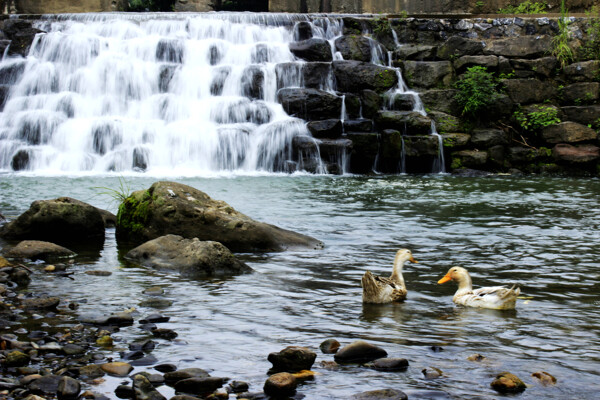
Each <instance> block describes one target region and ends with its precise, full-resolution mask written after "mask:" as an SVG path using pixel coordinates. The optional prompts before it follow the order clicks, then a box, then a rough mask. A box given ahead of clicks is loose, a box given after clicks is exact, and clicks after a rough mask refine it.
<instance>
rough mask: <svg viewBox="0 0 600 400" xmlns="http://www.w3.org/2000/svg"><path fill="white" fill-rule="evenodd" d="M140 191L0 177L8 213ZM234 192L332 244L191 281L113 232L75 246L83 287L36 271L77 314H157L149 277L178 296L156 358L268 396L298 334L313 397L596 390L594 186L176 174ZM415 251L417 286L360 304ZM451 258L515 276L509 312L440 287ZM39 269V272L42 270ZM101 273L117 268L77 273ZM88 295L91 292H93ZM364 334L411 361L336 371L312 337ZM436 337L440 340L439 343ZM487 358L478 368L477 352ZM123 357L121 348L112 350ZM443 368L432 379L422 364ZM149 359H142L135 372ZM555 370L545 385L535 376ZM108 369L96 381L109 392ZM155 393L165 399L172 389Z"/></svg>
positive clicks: (574, 395) (142, 180) (570, 394)
mask: <svg viewBox="0 0 600 400" xmlns="http://www.w3.org/2000/svg"><path fill="white" fill-rule="evenodd" d="M120 179H121V182H123V181H124V182H125V183H126V185H128V186H129V188H130V189H131V190H138V189H145V188H148V187H149V186H150V185H151V184H152V183H153V182H154V181H156V180H157V178H151V177H145V176H143V175H135V176H129V177H125V178H119V177H116V176H104V177H101V176H80V177H65V176H63V177H43V176H33V175H31V176H26V175H13V174H4V175H2V176H0V211H1V212H2V213H3V214H5V215H7V216H11V217H14V216H16V215H18V214H20V213H21V212H23V211H25V210H26V209H27V208H28V207H29V204H30V202H31V201H33V200H36V199H48V198H55V197H58V196H63V195H68V196H71V197H75V198H77V199H79V200H83V201H86V202H89V203H91V204H93V205H95V206H98V207H102V208H105V209H109V210H110V211H112V212H116V208H117V204H116V203H114V202H113V201H112V199H111V198H110V197H109V196H108V195H106V194H103V192H105V190H103V189H100V188H101V187H110V188H118V187H119V184H120ZM170 179H172V180H177V181H178V182H182V183H185V184H188V185H191V186H193V187H196V188H198V189H200V190H202V191H205V192H206V193H208V194H209V195H210V196H211V197H213V198H215V199H220V200H225V201H226V202H228V203H229V204H231V205H232V206H233V207H235V208H236V209H237V210H239V211H241V212H243V213H245V214H247V215H249V216H251V217H253V218H255V219H258V220H260V221H265V222H269V223H273V224H276V225H279V226H281V227H284V228H287V229H292V230H295V231H298V232H302V233H305V234H308V235H311V236H314V237H316V238H318V239H320V240H322V241H323V242H324V243H325V248H324V249H323V250H317V251H298V252H282V253H271V254H240V255H239V257H240V258H241V259H243V260H244V261H246V262H247V263H248V264H249V265H250V266H251V267H252V268H253V269H254V270H255V272H254V273H252V274H249V275H242V276H237V277H232V278H230V279H219V280H214V279H207V280H188V279H182V278H181V277H179V276H177V275H176V274H169V273H164V272H157V271H154V270H150V269H147V268H144V267H137V266H131V265H126V264H125V263H124V262H123V261H122V258H120V257H119V250H118V248H117V244H116V241H115V238H114V230H113V229H109V230H108V231H107V235H106V243H105V247H104V249H103V251H102V252H101V254H100V256H96V257H89V256H83V257H80V258H78V259H77V262H76V263H75V264H74V265H73V266H72V267H71V268H70V270H71V271H72V272H74V275H73V278H74V280H69V279H65V278H60V277H56V278H52V277H48V279H44V280H41V279H34V281H33V282H32V287H33V289H34V290H40V291H47V292H49V293H59V294H61V295H62V296H63V298H64V300H65V301H76V302H79V303H80V304H81V305H80V309H79V312H81V313H88V312H93V311H94V310H102V311H103V312H105V313H111V312H117V311H121V310H124V309H130V308H136V309H137V311H136V320H137V319H139V318H140V317H142V316H145V315H148V314H149V313H151V312H153V311H156V310H153V309H151V308H148V307H143V306H140V302H141V301H143V300H146V299H147V298H148V297H147V296H146V295H144V294H143V293H142V292H143V290H144V289H146V288H148V287H152V286H159V287H161V288H163V289H164V290H165V294H164V296H163V297H164V298H165V299H168V300H172V302H173V303H172V305H171V306H170V307H168V308H165V309H161V310H158V311H159V312H161V313H163V314H164V315H167V316H169V317H171V320H170V322H169V323H166V324H163V326H164V327H168V328H171V329H174V330H175V331H177V332H178V333H179V337H178V338H177V340H175V341H173V342H167V341H162V340H158V341H159V345H158V346H157V348H156V349H155V350H154V351H153V353H152V354H153V355H154V356H156V357H157V358H158V360H159V361H160V362H161V363H164V362H171V363H174V364H176V365H177V366H178V367H179V368H186V367H199V368H205V369H208V370H210V371H211V374H212V375H213V376H227V377H230V378H232V379H237V380H244V381H247V382H249V383H250V385H251V390H254V391H260V390H261V389H262V385H263V383H264V381H265V379H266V376H267V375H266V373H267V371H268V369H269V368H270V366H271V364H270V363H269V362H268V361H267V355H268V354H269V353H270V352H273V351H279V350H282V349H283V348H285V347H286V346H289V345H300V346H306V347H309V348H311V349H313V350H314V351H315V352H316V353H317V354H318V356H317V360H316V363H315V365H314V367H313V370H314V371H316V372H318V373H319V375H318V376H317V377H316V378H315V380H313V381H309V382H307V383H305V384H303V385H301V386H300V387H299V389H298V393H300V394H301V395H304V396H305V397H304V398H305V399H344V398H348V397H349V396H350V395H352V394H354V393H358V392H362V391H367V390H374V389H380V388H397V389H401V390H403V391H405V392H406V393H408V394H409V397H410V398H412V399H492V398H498V394H497V393H495V392H494V391H493V390H492V389H491V388H490V382H491V381H492V380H493V378H494V376H495V375H496V374H497V373H499V372H502V371H510V372H512V373H514V374H516V375H517V376H519V377H521V379H523V380H524V381H525V382H526V383H527V384H530V385H531V386H530V387H528V388H527V389H526V391H525V392H524V393H523V394H521V395H519V396H518V398H522V399H592V398H597V393H598V389H600V386H599V384H598V381H599V375H600V374H599V372H598V365H600V363H599V362H600V349H599V347H598V339H599V337H598V336H599V332H600V323H599V322H598V311H597V310H598V306H599V305H600V291H599V289H600V284H599V282H600V281H599V278H600V262H599V261H598V260H600V233H599V232H600V219H599V218H598V216H599V214H600V206H599V204H600V181H599V180H598V179H575V178H569V179H566V178H549V177H531V178H529V177H523V178H515V177H494V178H461V177H454V176H448V175H426V176H406V175H400V176H371V177H353V176H340V177H333V176H314V175H292V176H290V175H273V174H271V175H264V176H230V177H216V178H182V179H177V178H170ZM404 247H405V248H409V249H411V250H412V251H413V254H414V257H415V258H416V259H417V260H418V261H419V264H412V263H407V265H406V266H405V273H404V276H405V279H406V281H407V286H408V290H409V294H408V299H407V300H406V302H405V303H403V304H397V305H380V306H372V305H370V306H367V305H363V304H362V302H361V288H360V278H361V276H362V274H363V273H364V272H365V271H366V270H367V269H368V270H371V271H373V272H374V273H376V274H384V275H387V274H389V273H390V272H391V266H392V261H393V258H394V254H395V251H396V250H397V249H399V248H404ZM454 265H461V266H463V267H466V268H467V269H468V270H469V271H470V272H471V274H472V277H473V281H474V284H475V286H489V285H496V284H513V283H516V284H518V285H519V286H520V287H521V292H522V297H523V298H522V299H520V300H518V302H517V310H516V311H514V312H511V311H492V310H478V309H469V308H463V307H460V306H455V305H454V304H453V303H452V295H453V293H454V291H455V289H456V287H455V286H454V285H453V284H452V283H448V284H445V285H438V284H437V280H438V279H439V278H440V277H442V276H443V275H444V274H445V273H446V271H447V270H448V268H450V267H451V266H454ZM41 268H42V267H41V266H40V269H41ZM86 270H108V271H111V272H112V275H110V276H109V277H95V276H89V275H86V274H84V272H85V271H86ZM85 300H87V303H85V302H84V301H85ZM146 335H147V334H146V333H144V331H142V330H140V329H139V328H138V327H137V326H135V325H134V326H132V327H127V328H123V329H122V330H121V332H119V333H117V334H115V340H116V341H117V345H119V344H121V345H123V346H124V345H125V343H129V342H131V341H132V340H134V339H139V338H144V337H147V336H146ZM328 338H335V339H337V340H338V341H340V342H341V343H342V345H345V344H349V343H351V342H352V341H354V340H357V339H363V340H366V341H368V342H370V343H373V344H376V345H379V346H381V347H383V348H384V349H385V350H386V351H387V352H388V354H389V356H390V357H404V358H407V359H408V360H409V363H410V366H409V368H408V370H407V371H406V372H377V371H374V370H371V369H368V368H366V367H362V366H343V367H340V368H339V369H336V370H327V369H324V368H322V367H320V366H319V364H320V362H321V361H331V360H333V357H332V356H331V355H325V354H322V353H321V352H320V350H319V348H318V347H319V344H320V343H321V342H322V341H324V340H325V339H328ZM432 346H440V347H441V348H442V350H441V351H440V350H439V349H438V348H437V347H436V348H435V349H436V350H434V348H432ZM474 353H480V354H482V355H484V356H485V357H486V358H487V359H486V360H485V361H483V362H472V361H468V360H467V357H468V356H470V355H472V354H474ZM107 355H109V356H113V357H115V359H118V357H119V356H118V352H117V351H116V350H115V351H114V352H110V351H107ZM429 366H433V367H437V368H439V369H441V370H442V371H443V372H444V374H443V376H442V377H441V378H439V379H432V380H427V379H425V378H424V376H423V374H422V372H421V370H422V369H424V368H427V367H429ZM146 369H148V370H152V369H151V366H150V367H137V368H136V371H142V370H146ZM536 371H546V372H548V373H550V374H552V375H554V376H555V377H556V378H557V379H558V384H557V385H556V386H553V387H544V386H542V385H540V384H539V383H537V382H536V380H535V379H534V378H532V377H531V374H532V373H533V372H536ZM115 385H116V383H115V381H111V380H110V379H109V380H108V381H107V382H106V383H105V384H103V385H100V386H99V387H97V388H96V390H98V391H104V392H106V394H107V395H109V396H110V397H112V398H115V396H114V394H113V393H112V392H111V390H114V387H115ZM159 390H160V391H161V392H162V393H163V394H165V395H166V396H170V395H171V394H172V389H169V388H167V387H165V386H163V387H161V388H159Z"/></svg>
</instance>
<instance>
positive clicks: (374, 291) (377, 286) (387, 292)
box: [361, 271, 406, 303]
mask: <svg viewBox="0 0 600 400" xmlns="http://www.w3.org/2000/svg"><path fill="white" fill-rule="evenodd" d="M361 283H362V288H363V302H365V303H390V302H394V301H403V300H404V299H406V289H405V288H403V287H401V286H400V285H398V284H397V283H396V282H395V281H393V280H391V279H390V278H384V277H383V276H378V275H373V274H372V273H371V272H370V271H367V272H365V274H364V275H363V277H362V280H361Z"/></svg>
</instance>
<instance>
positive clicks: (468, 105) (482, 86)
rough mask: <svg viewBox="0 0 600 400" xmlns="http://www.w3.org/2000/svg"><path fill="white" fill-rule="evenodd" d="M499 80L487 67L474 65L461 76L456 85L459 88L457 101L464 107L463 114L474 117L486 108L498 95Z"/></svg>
mask: <svg viewBox="0 0 600 400" xmlns="http://www.w3.org/2000/svg"><path fill="white" fill-rule="evenodd" d="M497 85H498V84H497V82H496V79H495V78H494V76H493V74H492V73H491V72H488V71H487V68H486V67H482V66H474V67H470V68H467V72H465V74H464V75H462V76H461V77H460V79H459V80H458V81H457V82H456V84H455V86H456V89H458V93H457V94H456V97H455V98H456V101H458V104H460V106H461V107H462V115H465V116H469V117H474V116H475V115H476V113H477V112H479V111H481V110H484V109H486V108H487V107H488V106H489V105H490V104H491V103H492V102H493V101H494V100H495V99H496V97H497V95H498V91H497V89H496V88H497Z"/></svg>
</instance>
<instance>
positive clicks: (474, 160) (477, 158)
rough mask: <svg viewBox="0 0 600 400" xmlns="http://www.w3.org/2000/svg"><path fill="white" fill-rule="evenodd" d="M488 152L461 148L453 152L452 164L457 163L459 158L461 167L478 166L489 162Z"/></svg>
mask: <svg viewBox="0 0 600 400" xmlns="http://www.w3.org/2000/svg"><path fill="white" fill-rule="evenodd" d="M488 157H489V155H488V153H487V152H485V151H477V150H461V151H457V152H455V153H452V165H453V166H454V165H455V159H459V160H460V161H459V166H460V167H468V168H477V167H482V166H483V165H485V164H486V163H487V160H488Z"/></svg>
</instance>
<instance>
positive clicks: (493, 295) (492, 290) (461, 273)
mask: <svg viewBox="0 0 600 400" xmlns="http://www.w3.org/2000/svg"><path fill="white" fill-rule="evenodd" d="M448 281H455V282H456V283H458V290H457V291H456V294H455V295H454V297H453V298H452V301H454V302H455V303H456V304H461V305H463V306H469V307H479V308H491V309H494V310H513V309H514V308H515V305H516V302H517V296H519V294H520V293H521V289H519V288H515V287H514V285H513V287H512V288H510V289H509V288H507V287H505V286H491V287H482V288H479V289H475V290H473V282H472V281H471V276H470V275H469V273H468V272H467V270H466V269H464V268H462V267H452V268H450V270H449V271H448V273H447V274H446V275H444V277H443V278H442V279H440V280H439V281H438V283H439V284H442V283H445V282H448Z"/></svg>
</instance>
